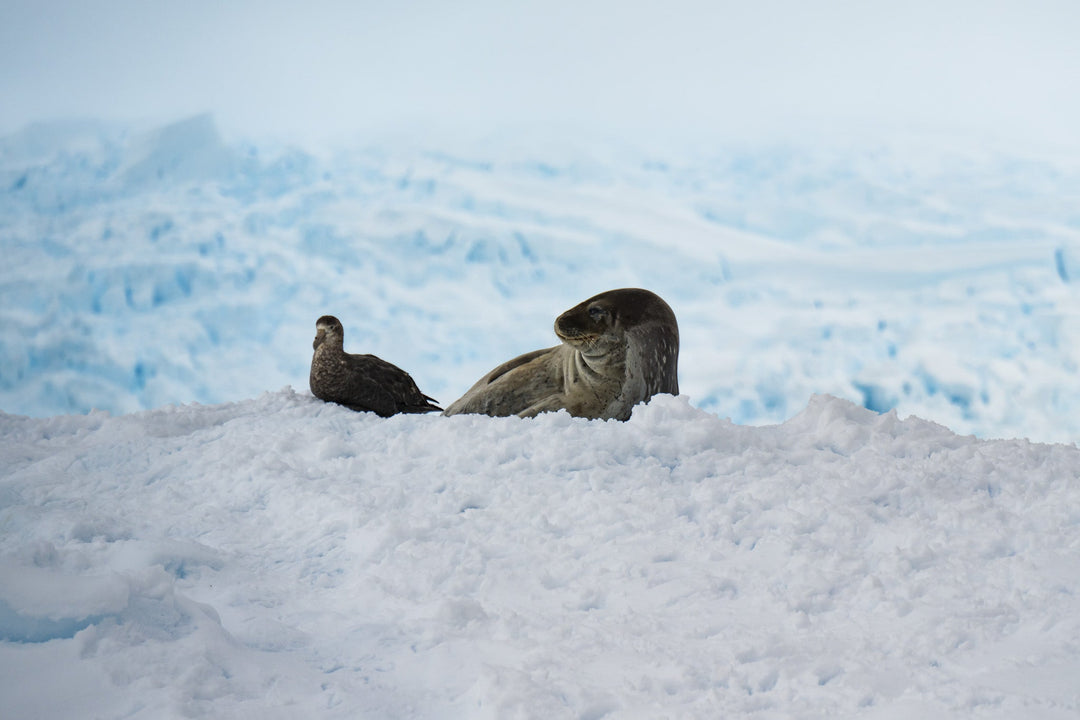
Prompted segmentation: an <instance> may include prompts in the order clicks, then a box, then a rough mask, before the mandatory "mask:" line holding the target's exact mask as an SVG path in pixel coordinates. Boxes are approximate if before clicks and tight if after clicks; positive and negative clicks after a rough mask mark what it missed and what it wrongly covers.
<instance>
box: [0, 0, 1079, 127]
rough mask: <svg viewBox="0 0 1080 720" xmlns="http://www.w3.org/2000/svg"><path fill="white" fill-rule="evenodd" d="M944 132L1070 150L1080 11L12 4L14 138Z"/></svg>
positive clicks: (611, 4) (845, 2)
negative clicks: (208, 132)
mask: <svg viewBox="0 0 1080 720" xmlns="http://www.w3.org/2000/svg"><path fill="white" fill-rule="evenodd" d="M207 111H209V112H212V113H214V115H215V116H216V117H217V119H218V121H219V123H220V124H222V125H223V126H225V127H227V128H232V129H234V130H239V131H243V132H248V133H252V134H256V135H257V134H264V133H269V134H274V135H278V136H294V135H295V136H298V137H326V136H338V135H344V134H351V133H362V132H367V131H370V130H379V129H386V128H393V127H396V126H405V127H408V128H414V129H415V130H416V131H417V132H424V131H425V130H430V131H432V132H436V131H445V130H451V131H452V130H455V129H466V130H469V131H473V132H476V133H478V134H483V133H485V132H488V131H494V130H500V129H505V128H513V127H516V126H531V127H545V126H556V127H576V126H582V127H587V128H590V129H592V130H605V129H611V130H612V131H613V132H616V133H619V134H629V135H635V134H636V135H639V136H649V135H652V134H676V135H679V134H688V135H699V136H704V137H718V136H719V137H727V136H741V135H746V134H755V133H756V134H760V133H768V132H773V131H775V132H782V133H788V134H798V133H799V132H800V131H801V130H804V129H808V130H820V129H826V130H828V129H833V130H841V131H843V130H845V129H847V128H861V129H863V130H866V129H868V128H869V129H870V130H871V131H874V130H875V129H881V130H882V131H885V130H892V129H897V128H900V129H903V128H920V129H921V128H931V129H943V130H947V131H951V132H960V133H968V132H970V133H977V134H988V135H1000V136H1005V137H1019V138H1025V137H1027V138H1051V139H1054V140H1057V141H1060V142H1063V143H1070V144H1075V143H1076V142H1077V138H1076V136H1077V132H1076V130H1075V128H1077V127H1080V2H1075V1H1074V0H1018V1H1016V2H995V1H993V0H988V1H981V2H980V1H975V0H962V1H957V2H949V0H932V1H923V0H906V1H905V2H874V1H873V0H862V1H854V0H827V1H824V2H814V1H813V0H805V1H796V0H756V1H749V0H748V1H747V2H726V1H719V2H703V1H701V0H668V1H666V2H654V3H644V2H633V0H623V1H622V2H616V1H613V0H602V1H599V2H588V1H587V0H575V1H566V0H535V1H534V0H524V1H521V2H515V1H514V0H505V1H504V2H490V1H485V2H472V1H469V0H463V1H460V2H432V1H427V0H424V1H417V2H410V1H408V0H402V1H399V2H389V1H387V2H379V3H375V2H329V1H325V0H307V1H305V2H296V3H286V2H279V1H276V0H270V1H267V2H254V1H250V0H240V1H235V2H228V1H227V0H218V1H216V2H212V1H210V0H185V1H184V2H176V1H170V2H154V1H153V0H0V133H7V132H11V131H13V130H16V129H18V128H20V127H22V126H23V125H25V124H27V123H29V122H32V121H36V120H47V119H57V118H66V117H70V116H79V117H96V118H103V119H107V120H121V121H146V120H150V121H158V120H160V121H168V120H172V119H177V118H179V117H183V116H186V115H190V114H194V113H199V112H207Z"/></svg>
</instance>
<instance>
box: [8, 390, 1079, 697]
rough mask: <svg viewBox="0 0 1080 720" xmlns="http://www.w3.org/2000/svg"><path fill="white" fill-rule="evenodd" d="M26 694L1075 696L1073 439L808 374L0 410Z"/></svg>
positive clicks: (12, 642)
mask: <svg viewBox="0 0 1080 720" xmlns="http://www.w3.org/2000/svg"><path fill="white" fill-rule="evenodd" d="M0 457H3V458H4V468H3V470H2V473H0V527H2V528H4V531H3V533H2V534H0V634H2V642H0V668H3V672H0V696H3V697H4V699H5V701H4V703H5V709H6V712H8V713H11V714H12V716H13V717H29V716H47V717H57V716H65V715H68V716H69V715H72V714H82V715H94V716H100V717H146V718H153V717H163V716H178V715H185V716H194V717H237V716H259V717H272V718H274V717H280V718H286V717H309V718H314V717H326V718H346V717H347V718H356V717H380V718H435V717H439V718H448V717H462V718H464V717H469V718H477V717H481V718H484V717H490V718H497V717H500V718H501V717H552V718H561V717H567V718H569V717H576V718H581V717H594V718H595V717H609V718H630V717H643V716H648V717H655V716H678V717H687V718H715V717H734V716H739V717H793V716H796V717H797V716H822V717H825V716H827V717H867V718H871V717H895V716H907V717H914V716H919V717H931V716H933V717H954V718H969V717H970V718H976V717H977V718H986V717H1002V718H1006V717H1019V716H1024V717H1044V718H1065V717H1071V716H1075V714H1076V713H1077V711H1080V694H1078V692H1077V689H1076V684H1075V678H1076V676H1077V671H1080V652H1078V650H1077V648H1080V600H1078V598H1080V510H1078V508H1080V484H1078V482H1077V480H1078V478H1080V449H1077V448H1076V447H1073V446H1065V445H1041V444H1035V443H1031V442H1028V441H1024V440H978V439H976V438H974V437H972V436H961V435H956V434H954V433H953V432H951V431H950V430H949V429H947V428H945V427H943V426H941V425H938V424H935V423H933V422H928V421H925V420H922V419H918V418H907V419H901V418H900V417H899V416H898V415H897V413H896V412H895V411H893V412H889V413H885V414H878V413H875V412H872V411H869V410H867V409H865V408H862V407H859V406H857V405H855V404H853V403H851V402H848V401H845V400H842V399H837V398H834V397H828V396H820V395H819V396H814V397H813V398H812V399H811V400H810V402H809V403H808V404H807V405H806V406H805V407H804V409H803V410H802V411H801V412H799V413H798V414H797V415H796V416H795V417H793V418H792V419H791V420H789V421H787V422H785V423H783V424H780V425H773V426H766V427H756V428H755V427H746V426H740V425H736V424H733V423H732V422H730V421H729V420H725V419H721V418H719V417H717V416H715V415H713V414H710V413H707V412H704V411H702V410H701V409H699V408H695V407H694V406H692V405H691V404H690V403H689V402H688V401H687V399H686V398H685V397H677V398H676V397H670V396H657V397H655V398H653V400H652V401H651V402H650V403H649V404H648V405H646V406H639V407H638V408H636V409H635V412H634V415H633V417H632V418H631V419H630V420H629V421H628V422H626V423H618V422H600V421H586V420H581V419H576V418H571V417H570V416H568V415H567V414H565V413H555V414H547V415H542V416H540V417H538V418H535V419H532V420H521V419H517V418H501V419H496V418H487V417H477V416H456V417H451V418H444V417H439V416H397V417H394V418H390V419H387V420H381V419H379V418H376V417H374V416H371V415H368V414H358V413H352V412H350V411H348V410H345V409H343V408H341V407H338V406H335V405H329V404H324V403H322V402H320V401H318V400H316V399H314V398H312V397H311V396H310V395H307V394H306V393H296V392H293V391H292V390H290V389H287V388H286V389H285V390H282V391H279V392H273V393H265V394H263V395H261V396H259V397H258V398H255V399H251V400H245V401H241V402H236V403H230V404H224V405H211V406H203V405H185V406H169V407H162V408H159V409H156V410H152V411H146V412H141V413H137V414H132V415H124V416H119V417H109V416H108V415H106V414H104V413H91V414H89V415H85V416H57V417H51V418H45V419H32V418H27V417H21V416H13V415H0Z"/></svg>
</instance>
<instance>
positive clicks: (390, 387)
mask: <svg viewBox="0 0 1080 720" xmlns="http://www.w3.org/2000/svg"><path fill="white" fill-rule="evenodd" d="M315 330H316V333H315V342H314V343H312V347H313V348H314V350H315V354H314V355H313V356H312V358H311V374H310V375H309V376H308V384H309V386H310V387H311V393H312V394H313V395H314V396H315V397H317V398H319V399H320V400H325V401H327V402H333V403H338V404H339V405H344V406H345V407H347V408H351V409H353V410H357V411H361V412H363V411H369V412H373V413H376V414H378V415H381V416H382V417H390V416H391V415H396V414H397V413H426V412H432V411H435V410H441V409H442V408H440V407H439V406H438V405H436V404H435V400H434V399H432V398H430V397H428V396H427V395H425V394H423V393H422V392H420V388H418V387H417V386H416V383H415V382H414V381H413V379H412V377H411V376H410V375H409V373H407V372H405V371H404V370H402V369H401V368H399V367H398V366H396V365H393V364H391V363H388V362H386V361H385V360H383V359H381V358H378V357H376V356H374V355H354V354H352V353H347V352H345V348H344V343H345V331H344V329H343V328H342V326H341V321H339V320H338V319H337V318H336V317H334V316H333V315H323V316H322V317H321V318H319V319H318V321H317V322H316V323H315Z"/></svg>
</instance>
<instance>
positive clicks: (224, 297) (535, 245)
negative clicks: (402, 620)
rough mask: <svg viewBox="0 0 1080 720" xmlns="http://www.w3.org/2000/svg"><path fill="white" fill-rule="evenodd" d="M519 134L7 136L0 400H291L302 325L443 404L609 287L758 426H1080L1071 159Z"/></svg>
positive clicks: (1061, 432)
mask: <svg viewBox="0 0 1080 720" xmlns="http://www.w3.org/2000/svg"><path fill="white" fill-rule="evenodd" d="M580 143H581V144H580V146H578V147H576V148H571V147H559V148H557V149H556V148H554V147H552V146H551V145H544V144H536V145H530V144H529V143H528V142H526V141H525V140H522V139H515V138H503V139H501V140H494V141H491V142H489V143H487V144H473V145H469V146H467V147H461V148H458V147H451V146H445V147H437V148H434V149H431V148H418V147H415V146H412V145H408V144H405V143H401V142H397V143H392V142H387V143H381V144H380V143H376V142H374V141H373V142H372V144H371V145H370V146H368V147H366V148H364V147H357V148H351V149H343V150H338V151H335V152H332V153H324V154H313V153H309V152H305V151H304V150H302V149H296V148H280V147H273V146H267V145H256V144H251V143H244V142H235V141H228V140H225V139H223V138H222V137H221V136H220V134H219V133H218V132H217V130H216V128H215V125H214V122H213V120H212V119H211V118H209V117H207V116H201V117H196V118H192V119H189V120H186V121H183V122H180V123H177V124H175V125H172V126H167V127H164V128H159V129H155V130H152V131H147V132H137V131H136V130H134V129H131V128H118V127H114V126H108V125H103V124H92V123H83V124H79V123H68V124H65V125H36V126H32V127H30V128H27V129H26V130H25V131H23V132H21V133H18V134H16V135H12V136H9V137H6V138H0V247H2V249H3V251H4V253H5V257H6V260H7V262H6V263H5V264H3V266H2V267H0V408H3V410H4V411H6V412H9V413H16V414H27V415H32V416H48V415H55V414H60V413H71V412H76V413H84V412H87V411H89V410H90V409H93V408H97V409H103V410H107V411H109V412H111V413H125V412H133V411H137V410H140V409H149V408H155V407H160V406H163V405H166V404H172V403H186V402H193V401H194V402H201V403H207V404H214V403H220V402H224V401H230V400H241V399H244V398H250V397H254V396H256V395H258V394H259V393H261V392H263V391H265V390H267V389H272V388H277V387H282V386H284V385H291V386H294V387H303V386H304V383H305V378H306V376H307V368H308V363H309V362H310V343H311V338H312V336H313V332H314V321H315V319H316V318H318V317H319V316H320V315H322V314H325V313H332V314H336V315H337V316H338V317H340V318H341V319H342V322H343V323H344V325H345V332H346V349H349V350H351V351H354V352H372V353H375V354H377V355H380V356H381V357H384V358H386V359H388V360H390V361H391V362H394V363H395V364H398V365H400V366H401V367H403V368H405V369H407V370H408V371H409V372H410V373H411V374H412V375H413V376H414V377H415V378H416V379H417V382H418V383H419V385H420V387H421V389H423V390H424V391H425V392H427V393H428V394H430V395H432V396H434V397H436V398H438V399H439V400H441V401H443V402H444V403H445V402H450V401H452V400H453V399H454V398H456V397H458V396H459V395H460V394H461V393H463V392H464V391H465V390H466V389H467V388H468V387H469V385H471V384H472V382H473V381H475V379H476V378H478V377H480V376H481V375H482V374H483V373H485V372H487V371H488V370H489V369H491V368H492V367H494V366H495V365H496V364H498V363H499V362H502V361H503V360H506V359H508V358H510V357H513V356H514V355H516V354H519V353H521V352H524V351H528V350H532V349H536V348H540V347H546V346H549V345H551V344H554V342H555V338H554V335H553V334H552V331H551V324H552V322H553V320H554V318H555V317H556V316H557V315H558V314H559V313H560V312H562V311H563V310H565V309H566V308H568V307H571V306H572V305H574V304H576V303H577V302H580V301H581V300H583V299H585V298H587V297H589V296H591V295H593V294H595V293H597V292H600V291H603V290H607V289H611V288H616V287H626V286H640V287H646V288H649V289H651V290H653V291H655V292H657V293H658V294H660V295H661V296H662V297H664V298H665V299H666V300H667V301H668V302H669V304H671V305H672V307H673V308H674V309H675V311H676V314H677V316H678V318H679V322H680V329H681V335H682V354H681V362H680V387H681V388H682V389H683V392H685V393H686V394H687V395H688V396H689V397H690V399H691V401H692V402H693V403H694V405H695V406H697V407H700V408H702V409H704V410H708V411H710V412H714V413H716V414H718V415H720V416H721V417H730V418H731V419H732V420H733V421H735V422H736V423H740V424H746V423H750V424H755V423H757V424H760V423H776V422H781V421H783V420H786V419H788V418H790V417H791V416H792V415H793V414H795V413H796V412H798V411H799V409H800V408H802V407H803V406H804V405H805V403H806V400H807V398H808V397H810V396H811V395H812V394H815V393H828V394H832V395H835V396H838V397H844V398H847V399H849V400H852V401H854V402H856V403H858V404H861V405H864V406H865V407H868V408H871V409H874V410H877V411H881V410H888V409H890V408H897V409H898V410H899V411H900V412H901V414H904V415H907V414H915V415H918V416H920V417H926V418H930V419H933V420H935V421H937V422H940V423H942V424H944V425H947V426H948V427H950V428H952V429H954V430H956V431H959V432H965V433H967V432H972V433H976V434H977V435H979V436H982V437H1029V438H1033V439H1039V440H1052V441H1065V442H1075V441H1076V439H1077V438H1080V413H1078V412H1076V409H1077V407H1078V405H1080V381H1078V378H1077V368H1078V367H1080V303H1078V293H1080V289H1078V288H1080V285H1078V284H1077V278H1078V277H1080V220H1078V218H1077V215H1076V211H1075V208H1076V207H1077V203H1078V202H1080V162H1078V161H1077V160H1076V158H1073V157H1070V156H1050V155H1045V154H1044V155H1036V154H1030V153H1028V154H1025V153H1023V152H1020V151H1014V152H1009V153H1004V152H998V153H992V152H987V151H985V150H984V151H976V150H969V149H961V148H960V147H958V146H957V147H952V146H950V145H948V144H946V145H942V144H941V143H940V141H931V140H928V139H921V138H915V139H913V140H911V141H908V142H906V143H894V144H891V145H880V144H879V145H865V146H858V145H852V146H850V147H841V146H836V147H832V148H831V149H829V148H826V147H824V146H823V147H817V148H811V147H798V146H765V145H756V146H738V145H732V146H728V147H723V146H720V147H716V148H712V149H710V150H708V151H700V152H692V153H689V152H687V153H684V152H682V151H663V152H660V151H647V150H642V149H637V148H631V147H625V146H619V145H615V144H612V143H610V142H606V143H605V142H602V141H598V142H590V141H588V140H587V139H585V138H582V139H581V140H580Z"/></svg>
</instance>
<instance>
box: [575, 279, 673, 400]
mask: <svg viewBox="0 0 1080 720" xmlns="http://www.w3.org/2000/svg"><path fill="white" fill-rule="evenodd" d="M555 334H556V335H558V336H559V339H560V340H562V341H563V342H564V343H565V344H567V345H569V346H571V347H572V348H574V349H575V350H577V351H578V352H580V353H581V355H582V356H583V357H584V358H585V359H586V360H587V361H589V363H590V365H593V364H594V363H600V364H602V365H605V366H608V365H618V366H622V365H624V364H625V366H626V367H625V372H626V373H627V376H628V378H627V379H628V380H638V381H642V382H644V385H645V386H646V387H645V388H644V393H645V396H646V397H651V396H652V395H653V394H655V393H658V392H663V393H671V394H672V395H678V394H679V383H678V359H679V325H678V323H677V322H676V320H675V313H674V312H672V310H671V307H669V306H668V304H667V303H666V302H664V301H663V299H661V298H660V297H659V296H658V295H656V294H655V293H651V292H649V291H648V290H641V289H639V288H623V289H620V290H608V291H607V292H603V293H600V294H599V295H595V296H593V297H591V298H589V299H588V300H586V301H584V302H582V303H580V304H578V305H575V306H574V307H572V308H570V309H569V310H567V311H566V312H564V313H563V314H562V315H560V316H559V317H558V318H557V319H556V320H555Z"/></svg>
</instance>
